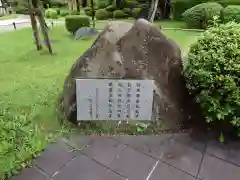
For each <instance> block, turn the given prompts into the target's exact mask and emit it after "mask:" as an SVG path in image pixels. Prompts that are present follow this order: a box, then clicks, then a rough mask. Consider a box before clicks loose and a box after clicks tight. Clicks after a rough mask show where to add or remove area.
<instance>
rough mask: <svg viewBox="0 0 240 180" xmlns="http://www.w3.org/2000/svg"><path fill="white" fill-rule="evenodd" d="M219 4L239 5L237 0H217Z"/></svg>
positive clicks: (239, 2)
mask: <svg viewBox="0 0 240 180" xmlns="http://www.w3.org/2000/svg"><path fill="white" fill-rule="evenodd" d="M218 2H219V3H220V4H222V5H223V6H228V5H240V1H239V0H218Z"/></svg>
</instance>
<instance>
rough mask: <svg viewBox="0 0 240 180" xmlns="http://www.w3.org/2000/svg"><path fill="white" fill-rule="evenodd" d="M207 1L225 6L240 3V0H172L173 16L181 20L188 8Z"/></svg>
mask: <svg viewBox="0 0 240 180" xmlns="http://www.w3.org/2000/svg"><path fill="white" fill-rule="evenodd" d="M207 2H216V3H219V4H221V5H222V6H224V7H225V6H227V5H240V0H172V1H171V6H172V11H173V18H174V19H176V20H180V19H181V15H182V13H183V12H185V11H186V10H187V9H189V8H191V7H193V6H196V5H197V4H201V3H207Z"/></svg>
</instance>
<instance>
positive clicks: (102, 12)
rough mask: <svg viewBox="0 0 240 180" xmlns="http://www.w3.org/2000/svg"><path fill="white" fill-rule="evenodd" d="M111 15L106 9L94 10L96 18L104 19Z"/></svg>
mask: <svg viewBox="0 0 240 180" xmlns="http://www.w3.org/2000/svg"><path fill="white" fill-rule="evenodd" d="M111 17H112V13H110V12H108V11H107V10H106V9H98V10H97V11H96V19H97V20H105V19H109V18H111Z"/></svg>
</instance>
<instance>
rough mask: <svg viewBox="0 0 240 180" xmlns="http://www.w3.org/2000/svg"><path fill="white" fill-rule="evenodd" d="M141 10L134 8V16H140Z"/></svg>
mask: <svg viewBox="0 0 240 180" xmlns="http://www.w3.org/2000/svg"><path fill="white" fill-rule="evenodd" d="M141 10H142V9H141V8H134V9H133V10H132V16H133V17H134V18H138V16H139V13H140V11H141Z"/></svg>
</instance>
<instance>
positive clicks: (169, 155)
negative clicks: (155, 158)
mask: <svg viewBox="0 0 240 180" xmlns="http://www.w3.org/2000/svg"><path fill="white" fill-rule="evenodd" d="M161 151H162V154H161V156H160V159H161V160H162V161H164V162H166V163H168V164H170V165H172V166H174V167H177V168H179V169H181V170H183V171H185V172H187V173H189V174H191V175H193V176H197V173H198V169H199V166H200V163H201V160H202V157H203V153H202V152H200V151H198V150H196V149H193V148H191V147H190V146H187V145H184V144H182V143H180V142H178V141H177V140H176V139H175V138H171V139H170V140H169V141H164V142H163V143H162V144H161Z"/></svg>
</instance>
